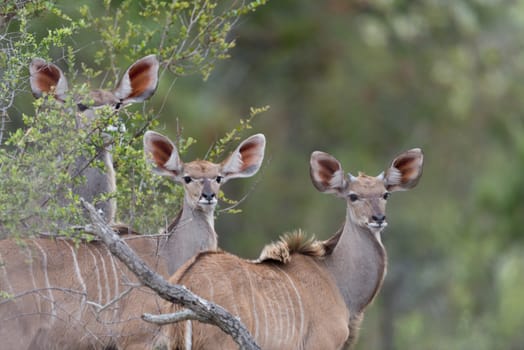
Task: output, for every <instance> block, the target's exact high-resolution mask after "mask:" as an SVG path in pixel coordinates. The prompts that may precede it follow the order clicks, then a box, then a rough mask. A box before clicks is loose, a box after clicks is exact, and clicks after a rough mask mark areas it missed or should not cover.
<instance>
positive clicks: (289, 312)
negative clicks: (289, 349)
mask: <svg viewBox="0 0 524 350" xmlns="http://www.w3.org/2000/svg"><path fill="white" fill-rule="evenodd" d="M281 289H282V290H284V292H285V294H286V303H287V306H288V307H286V308H285V309H284V310H285V315H286V338H285V339H286V340H285V344H287V343H288V342H289V341H290V340H292V339H293V337H294V336H295V324H294V322H293V320H294V319H295V317H294V315H295V306H294V305H293V300H291V296H290V295H289V291H288V289H287V288H281ZM290 330H291V333H290V332H289V331H290Z"/></svg>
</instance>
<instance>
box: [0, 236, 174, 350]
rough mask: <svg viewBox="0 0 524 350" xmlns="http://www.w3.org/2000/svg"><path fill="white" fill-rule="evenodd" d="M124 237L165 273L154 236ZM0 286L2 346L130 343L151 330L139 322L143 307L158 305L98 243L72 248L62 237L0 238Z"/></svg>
mask: <svg viewBox="0 0 524 350" xmlns="http://www.w3.org/2000/svg"><path fill="white" fill-rule="evenodd" d="M124 239H126V242H127V243H128V244H129V245H130V246H131V247H132V248H133V249H134V250H135V251H136V252H137V253H138V254H139V255H140V256H141V257H142V258H143V259H144V260H145V261H146V262H147V263H148V264H149V266H151V267H152V268H154V269H155V270H156V271H158V272H159V273H161V274H163V275H166V269H165V264H164V263H163V262H162V261H161V260H160V259H159V258H158V255H157V254H156V252H157V245H158V242H157V238H153V237H147V236H145V237H141V236H131V235H130V236H129V237H127V236H124ZM133 284H136V285H135V286H133ZM0 291H2V293H3V294H2V296H3V297H2V298H0V324H1V325H2V326H1V327H0V343H1V344H2V347H3V348H5V349H27V348H33V347H34V348H37V349H93V348H104V347H106V346H109V345H111V344H118V346H119V348H124V347H126V346H129V348H132V346H133V345H134V344H137V343H138V344H143V341H144V339H148V337H150V338H152V337H153V334H154V333H155V330H156V328H155V327H152V326H149V325H147V324H145V323H144V322H143V321H141V320H140V315H141V314H142V313H143V312H146V311H147V312H151V311H152V310H158V308H157V299H156V295H155V294H154V293H153V292H152V291H150V290H149V289H147V288H145V287H140V285H139V284H137V280H136V278H135V276H134V275H133V273H131V272H130V271H128V269H127V268H126V267H125V266H124V265H123V264H122V263H120V262H119V261H118V260H117V259H116V258H114V257H113V256H112V255H111V253H110V252H109V251H108V249H107V248H106V246H105V245H104V244H103V243H101V242H91V243H85V242H83V243H80V244H79V245H78V247H75V244H74V243H72V242H71V241H68V240H64V239H59V240H51V239H32V240H23V241H20V242H18V243H17V242H15V241H14V240H2V241H0ZM5 296H9V297H8V298H5ZM103 306H104V307H103Z"/></svg>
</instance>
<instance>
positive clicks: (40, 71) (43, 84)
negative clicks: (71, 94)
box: [29, 58, 68, 101]
mask: <svg viewBox="0 0 524 350" xmlns="http://www.w3.org/2000/svg"><path fill="white" fill-rule="evenodd" d="M29 82H30V83H31V91H32V92H33V96H34V97H35V98H40V97H42V95H43V94H44V93H46V94H50V93H53V95H54V96H55V98H57V99H58V100H61V101H64V100H65V97H66V92H67V89H68V88H67V79H66V78H65V76H64V73H63V72H62V70H61V69H60V68H58V66H56V65H54V64H53V63H48V62H46V61H45V60H43V59H41V58H33V60H32V61H31V63H30V64H29Z"/></svg>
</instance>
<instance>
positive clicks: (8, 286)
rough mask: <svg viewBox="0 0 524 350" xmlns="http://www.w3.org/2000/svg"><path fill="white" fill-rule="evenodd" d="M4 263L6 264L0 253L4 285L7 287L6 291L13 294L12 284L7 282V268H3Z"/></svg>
mask: <svg viewBox="0 0 524 350" xmlns="http://www.w3.org/2000/svg"><path fill="white" fill-rule="evenodd" d="M5 265H6V262H5V261H4V259H3V258H2V254H0V268H1V269H2V272H3V275H4V281H5V285H6V287H7V292H9V294H11V295H12V294H14V291H13V286H12V285H11V283H10V282H9V275H8V274H7V269H6V268H5ZM3 288H5V287H3Z"/></svg>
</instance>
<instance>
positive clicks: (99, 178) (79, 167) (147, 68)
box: [29, 55, 159, 223]
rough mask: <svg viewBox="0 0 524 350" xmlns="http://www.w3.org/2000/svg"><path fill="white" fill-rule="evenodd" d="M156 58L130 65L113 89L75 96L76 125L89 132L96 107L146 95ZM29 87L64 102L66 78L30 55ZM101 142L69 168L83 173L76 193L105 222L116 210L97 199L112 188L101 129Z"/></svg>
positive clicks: (108, 154)
mask: <svg viewBox="0 0 524 350" xmlns="http://www.w3.org/2000/svg"><path fill="white" fill-rule="evenodd" d="M158 68H159V62H158V60H157V58H156V56H155V55H149V56H146V57H143V58H141V59H139V60H138V61H136V62H135V63H134V64H133V65H131V66H130V67H129V68H128V69H127V70H126V72H125V74H124V75H123V77H122V79H121V80H120V82H119V83H118V85H117V86H116V88H115V89H114V90H113V91H106V90H94V91H91V92H90V93H89V94H88V96H86V97H81V96H76V97H74V100H75V102H76V105H77V107H78V108H77V111H70V113H71V114H73V115H74V116H75V121H76V127H77V128H79V129H86V131H88V133H90V132H91V130H90V129H91V128H92V124H93V121H94V120H95V119H96V118H97V117H98V115H97V113H96V109H97V108H99V107H102V106H111V107H112V108H113V109H114V111H115V112H116V111H118V110H119V109H120V108H121V107H122V106H125V105H128V104H130V103H134V102H141V101H144V100H146V99H147V98H149V97H150V96H151V95H152V94H153V93H154V92H155V90H156V87H157V84H158V78H157V75H158ZM29 72H30V79H29V80H30V84H31V90H32V92H33V95H34V96H35V98H40V97H42V96H44V95H51V96H53V97H54V98H55V99H56V100H58V101H60V102H64V101H65V99H66V97H67V94H68V92H69V91H68V82H67V79H66V77H65V75H64V73H63V71H62V70H61V69H60V67H58V66H57V65H55V64H53V63H49V62H46V61H45V60H43V59H41V58H34V59H33V60H32V61H31V63H30V65H29ZM102 137H103V139H104V145H103V146H102V147H100V148H99V149H97V150H96V156H95V157H93V158H91V157H84V156H81V157H79V158H78V159H77V160H76V162H75V165H74V169H73V170H72V174H71V175H72V176H73V177H75V176H83V177H85V182H84V183H82V184H81V185H77V186H75V187H74V188H73V192H74V193H75V194H77V195H78V196H79V197H83V198H84V199H86V200H87V201H89V202H91V203H94V204H95V206H96V208H97V209H98V210H99V212H100V213H101V214H102V215H103V216H104V217H105V219H106V221H107V222H110V223H111V222H113V221H114V218H115V214H116V202H115V200H114V199H109V200H105V201H99V202H97V203H95V202H94V201H95V200H98V199H99V197H100V195H102V194H107V193H112V192H114V191H115V190H116V179H115V171H114V167H113V159H112V156H111V143H112V140H111V137H110V136H109V134H106V133H103V134H102ZM95 160H98V161H102V162H103V163H104V169H100V168H98V167H96V166H92V163H93V162H94V161H95Z"/></svg>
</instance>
